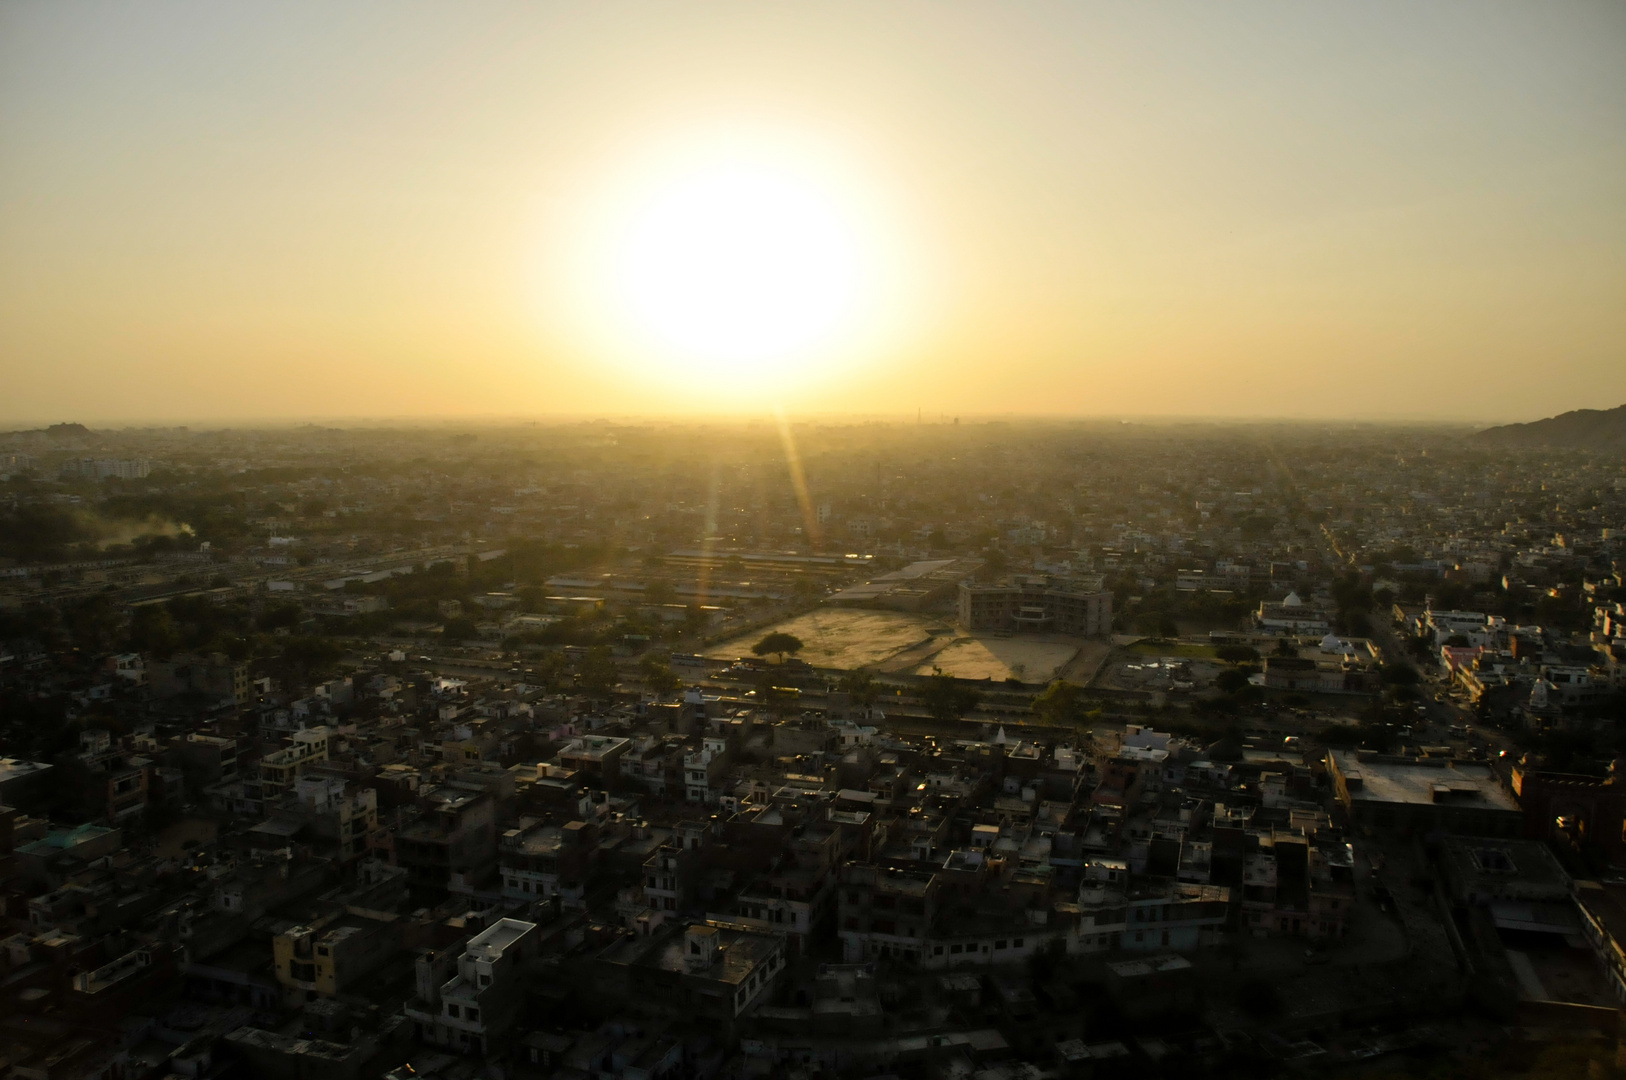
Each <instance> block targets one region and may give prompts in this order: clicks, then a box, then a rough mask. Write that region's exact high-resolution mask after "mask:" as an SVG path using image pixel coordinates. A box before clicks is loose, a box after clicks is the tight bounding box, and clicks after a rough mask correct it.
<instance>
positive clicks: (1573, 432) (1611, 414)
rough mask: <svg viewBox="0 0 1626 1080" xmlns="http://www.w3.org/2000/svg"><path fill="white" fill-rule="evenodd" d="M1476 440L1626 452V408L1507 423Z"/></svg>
mask: <svg viewBox="0 0 1626 1080" xmlns="http://www.w3.org/2000/svg"><path fill="white" fill-rule="evenodd" d="M1472 437H1473V439H1474V440H1475V441H1477V442H1480V443H1485V444H1488V445H1491V446H1556V447H1574V448H1581V447H1591V448H1593V449H1596V450H1626V405H1622V406H1620V407H1619V408H1614V409H1576V410H1574V411H1573V412H1567V413H1561V414H1560V415H1558V416H1549V417H1548V418H1547V419H1545V420H1534V421H1532V422H1530V423H1528V424H1503V425H1502V426H1501V427H1493V428H1486V429H1485V430H1484V431H1480V432H1476V433H1475V434H1474V435H1473V436H1472Z"/></svg>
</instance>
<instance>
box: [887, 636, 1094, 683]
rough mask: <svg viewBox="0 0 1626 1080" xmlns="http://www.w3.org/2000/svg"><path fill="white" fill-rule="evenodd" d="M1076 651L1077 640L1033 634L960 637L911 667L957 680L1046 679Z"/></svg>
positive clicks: (1046, 680) (1027, 680) (1051, 676)
mask: <svg viewBox="0 0 1626 1080" xmlns="http://www.w3.org/2000/svg"><path fill="white" fill-rule="evenodd" d="M1077 652H1078V642H1076V641H1067V640H1064V639H1055V638H1052V639H1046V638H1037V637H992V636H985V637H961V638H956V639H955V640H954V641H953V642H952V643H951V644H949V645H948V646H947V647H946V648H944V649H943V650H942V651H941V652H939V653H937V654H936V655H935V656H932V657H931V658H930V659H929V660H927V661H926V662H925V663H922V664H921V665H920V666H919V667H917V668H915V674H916V675H930V674H931V673H932V669H933V668H934V667H935V668H941V669H942V670H943V674H945V675H953V676H954V677H955V678H957V679H992V680H994V681H995V682H1003V681H1004V680H1005V679H1009V678H1017V679H1021V680H1022V681H1023V682H1031V683H1038V682H1049V681H1050V680H1051V679H1052V678H1054V677H1055V674H1056V672H1057V671H1059V670H1061V669H1062V668H1063V667H1065V666H1066V665H1067V663H1068V661H1070V660H1072V658H1073V656H1074V655H1075V654H1076V653H1077Z"/></svg>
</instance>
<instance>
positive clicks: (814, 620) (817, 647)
mask: <svg viewBox="0 0 1626 1080" xmlns="http://www.w3.org/2000/svg"><path fill="white" fill-rule="evenodd" d="M775 632H784V633H787V634H794V635H795V636H796V637H798V638H801V639H802V651H801V652H800V653H798V654H797V655H798V656H800V657H801V658H802V659H803V660H806V661H807V662H808V663H810V664H812V665H813V666H815V667H832V668H842V669H845V670H849V671H850V670H852V669H854V668H861V667H874V666H876V665H878V664H880V663H882V662H884V661H886V660H888V659H890V658H892V657H893V656H896V655H897V654H898V653H901V652H903V651H904V650H905V649H911V648H913V647H916V646H921V645H925V644H926V643H928V642H929V641H931V639H932V638H934V637H941V638H942V639H943V640H944V642H945V643H947V641H948V640H951V638H952V635H953V633H954V631H953V630H952V629H951V628H950V627H949V626H948V625H947V624H945V623H943V622H940V621H938V620H937V619H930V618H925V617H923V616H920V615H908V614H904V613H903V612H897V611H859V610H855V609H852V608H828V609H821V610H818V611H810V612H808V613H806V614H805V615H798V616H796V617H795V618H794V619H787V620H785V621H784V622H782V623H776V624H775V625H773V626H768V627H762V628H760V629H757V630H753V631H752V632H751V633H749V634H746V635H744V636H743V637H737V638H732V639H730V640H728V641H724V642H721V643H719V644H717V645H715V646H713V647H712V648H710V649H708V650H706V655H707V656H714V657H721V658H723V659H733V658H734V657H736V656H749V655H750V654H751V646H752V645H755V644H756V643H757V642H758V641H761V640H762V637H763V635H764V634H769V633H775Z"/></svg>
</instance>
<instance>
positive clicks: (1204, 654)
mask: <svg viewBox="0 0 1626 1080" xmlns="http://www.w3.org/2000/svg"><path fill="white" fill-rule="evenodd" d="M1124 651H1125V652H1131V653H1135V654H1137V655H1139V656H1179V657H1184V658H1185V659H1187V660H1212V659H1214V646H1212V645H1192V644H1188V643H1186V642H1183V641H1180V642H1169V643H1167V644H1161V645H1160V644H1158V643H1157V642H1153V641H1137V642H1135V644H1133V645H1131V646H1129V647H1128V648H1127V649H1125V650H1124Z"/></svg>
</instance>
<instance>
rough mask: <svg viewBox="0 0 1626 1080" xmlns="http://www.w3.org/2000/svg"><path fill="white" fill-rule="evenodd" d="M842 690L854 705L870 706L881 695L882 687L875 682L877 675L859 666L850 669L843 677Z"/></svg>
mask: <svg viewBox="0 0 1626 1080" xmlns="http://www.w3.org/2000/svg"><path fill="white" fill-rule="evenodd" d="M841 692H842V693H844V694H846V695H847V697H848V699H849V700H850V701H852V703H853V704H854V705H859V706H862V707H863V708H866V709H867V708H869V707H870V706H871V705H874V704H875V701H876V699H877V698H879V697H880V696H881V688H880V686H879V685H878V684H877V683H876V682H875V676H874V675H871V674H870V673H869V672H867V671H865V670H864V669H863V668H859V669H857V670H856V671H849V672H847V674H845V675H843V676H842V677H841Z"/></svg>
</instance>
